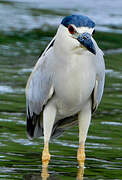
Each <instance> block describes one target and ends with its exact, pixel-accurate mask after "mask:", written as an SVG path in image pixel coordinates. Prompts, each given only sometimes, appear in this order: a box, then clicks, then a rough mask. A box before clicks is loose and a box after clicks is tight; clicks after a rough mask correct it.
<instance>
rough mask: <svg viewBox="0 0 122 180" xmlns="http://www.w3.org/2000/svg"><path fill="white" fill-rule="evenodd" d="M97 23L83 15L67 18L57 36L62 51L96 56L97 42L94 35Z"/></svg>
mask: <svg viewBox="0 0 122 180" xmlns="http://www.w3.org/2000/svg"><path fill="white" fill-rule="evenodd" d="M94 27H95V23H94V22H93V21H92V20H91V19H90V18H88V17H87V16H83V15H71V16H67V17H65V18H64V19H63V20H62V22H61V24H60V26H59V28H58V31H57V34H56V41H57V43H58V45H59V47H60V51H61V50H62V49H63V48H64V50H65V51H66V50H68V51H71V50H72V51H74V52H76V53H80V52H82V51H84V50H85V51H87V52H88V51H89V52H90V53H92V54H94V55H95V54H96V49H95V45H94V43H95V41H94V39H93V37H92V35H93V34H94V32H95V29H94Z"/></svg>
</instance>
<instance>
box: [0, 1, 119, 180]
mask: <svg viewBox="0 0 122 180" xmlns="http://www.w3.org/2000/svg"><path fill="white" fill-rule="evenodd" d="M9 3H10V2H7V4H9ZM10 5H11V3H10ZM11 7H12V6H11ZM18 7H19V5H18ZM33 12H36V13H37V14H38V13H40V11H39V12H38V11H35V10H33ZM41 12H43V11H41ZM47 12H48V13H50V14H53V13H52V11H49V10H47V11H45V10H44V12H43V13H45V14H47ZM68 13H69V12H68ZM64 14H66V12H65V13H64ZM64 14H61V15H64ZM58 15H60V12H59V11H58ZM34 16H36V15H35V14H34ZM55 32H56V29H55V27H54V28H53V26H46V28H45V29H41V28H33V29H31V30H28V31H26V30H25V29H24V30H15V29H11V31H7V30H6V31H3V30H0V179H2V180H9V179H12V180H14V179H18V180H19V179H21V180H22V179H24V180H40V179H43V180H44V178H42V177H41V173H42V167H41V152H42V149H43V139H36V140H33V141H30V140H29V139H28V138H27V136H26V118H25V95H24V89H25V85H26V82H27V79H28V77H29V74H30V72H31V71H32V68H33V66H34V64H35V63H36V61H37V59H38V56H39V55H40V53H41V52H42V51H43V50H44V49H45V47H46V45H47V44H48V43H49V41H50V40H51V38H52V37H53V36H54V34H55ZM95 39H96V41H97V42H98V44H99V46H100V47H101V48H102V50H104V53H105V63H106V83H105V91H104V96H103V99H102V102H101V104H100V106H99V108H98V110H97V112H96V114H94V116H93V118H92V122H91V126H90V128H89V132H88V137H87V141H86V161H85V167H84V178H82V177H81V178H80V179H78V178H77V176H78V174H80V173H81V172H80V170H79V168H78V164H77V159H76V154H77V149H78V127H74V128H72V129H70V130H68V131H66V132H65V133H64V134H63V136H62V137H60V138H59V139H55V140H52V141H51V143H50V153H51V155H52V157H51V161H50V164H49V167H48V173H49V174H50V176H49V177H48V180H75V179H78V180H82V179H84V180H87V179H88V180H95V179H97V180H104V179H105V180H106V179H107V180H111V179H115V180H120V179H122V49H121V48H122V34H114V33H105V32H96V35H95ZM113 49H114V51H113ZM45 180H46V178H45Z"/></svg>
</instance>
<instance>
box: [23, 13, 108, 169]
mask: <svg viewBox="0 0 122 180" xmlns="http://www.w3.org/2000/svg"><path fill="white" fill-rule="evenodd" d="M94 33H95V22H94V21H93V20H91V19H90V18H89V17H88V16H86V15H80V14H73V15H69V16H66V17H64V18H63V19H62V21H61V23H60V24H59V27H58V30H57V32H56V34H55V36H54V38H53V39H52V40H51V42H50V43H49V45H48V46H47V48H46V49H45V50H44V52H43V53H42V55H41V56H40V57H39V59H38V61H37V63H36V65H35V66H34V68H33V70H32V73H31V75H30V77H29V79H28V81H27V85H26V116H27V121H26V122H27V123H26V124H27V125H26V129H27V135H28V137H29V138H31V139H33V138H36V137H41V136H43V137H44V148H43V151H42V166H44V167H46V166H48V164H49V161H50V157H51V155H50V152H49V142H50V139H51V138H53V137H54V138H56V137H58V136H60V135H61V134H62V133H63V132H64V131H65V130H66V129H67V128H70V127H72V126H73V125H76V124H77V125H78V127H79V146H78V150H77V161H78V164H79V167H82V166H83V165H84V162H85V142H86V138H87V133H88V129H89V125H90V121H91V117H92V114H93V113H94V112H95V111H96V109H97V108H98V105H99V104H100V102H101V99H102V96H103V91H104V83H105V63H104V54H103V52H102V50H101V49H100V48H99V47H98V45H97V43H96V41H95V39H94V36H93V35H94Z"/></svg>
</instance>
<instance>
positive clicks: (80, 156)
mask: <svg viewBox="0 0 122 180" xmlns="http://www.w3.org/2000/svg"><path fill="white" fill-rule="evenodd" d="M77 160H78V164H79V167H84V161H85V152H84V145H80V146H79V148H78V152H77Z"/></svg>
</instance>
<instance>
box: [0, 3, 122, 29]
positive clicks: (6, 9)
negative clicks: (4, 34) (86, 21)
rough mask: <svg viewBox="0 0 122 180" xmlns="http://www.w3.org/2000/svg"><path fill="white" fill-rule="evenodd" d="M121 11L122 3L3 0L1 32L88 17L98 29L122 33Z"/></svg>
mask: <svg viewBox="0 0 122 180" xmlns="http://www.w3.org/2000/svg"><path fill="white" fill-rule="evenodd" d="M121 9H122V1H121V0H116V1H111V0H103V1H100V0H99V1H95V0H87V1H84V0H62V1H57V0H51V1H50V0H46V1H45V0H30V1H28V0H1V1H0V29H1V30H4V31H8V30H10V31H11V30H21V31H24V30H25V31H27V30H30V29H34V28H39V27H41V28H42V26H44V25H46V24H48V25H51V26H52V25H53V26H54V25H58V24H59V22H60V21H61V19H62V17H64V16H65V15H69V14H86V15H88V16H90V17H91V18H92V19H93V20H94V21H95V22H96V24H97V29H99V30H104V31H117V32H122V10H121ZM43 28H44V27H43Z"/></svg>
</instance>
